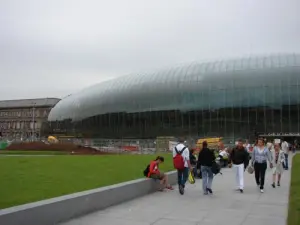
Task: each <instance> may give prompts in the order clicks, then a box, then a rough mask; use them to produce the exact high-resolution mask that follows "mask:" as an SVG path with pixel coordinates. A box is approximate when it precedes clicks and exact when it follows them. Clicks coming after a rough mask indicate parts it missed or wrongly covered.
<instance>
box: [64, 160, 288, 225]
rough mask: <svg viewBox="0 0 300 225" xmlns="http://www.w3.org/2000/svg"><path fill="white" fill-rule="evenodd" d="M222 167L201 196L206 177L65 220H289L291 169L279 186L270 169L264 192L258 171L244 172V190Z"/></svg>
mask: <svg viewBox="0 0 300 225" xmlns="http://www.w3.org/2000/svg"><path fill="white" fill-rule="evenodd" d="M289 158H290V160H291V158H292V157H289ZM290 165H291V164H290ZM222 172H223V175H217V176H215V178H214V182H213V191H214V194H213V195H208V196H205V195H203V194H202V185H201V183H202V180H196V184H194V185H191V184H188V185H187V187H186V193H185V195H183V196H181V195H180V194H179V193H178V189H177V188H176V190H174V191H165V192H157V193H154V194H150V195H147V196H144V197H141V198H138V199H135V200H132V201H129V202H125V203H122V204H120V205H117V206H113V207H110V208H107V209H105V210H101V211H98V212H95V213H92V214H89V215H86V216H83V217H80V218H77V219H74V220H71V221H68V222H65V223H62V224H61V225H119V224H120V225H127V224H130V225H169V224H170V225H171V224H172V225H189V224H193V225H219V224H230V225H253V224H256V225H263V224H264V225H269V224H276V225H285V224H286V218H287V212H288V197H289V186H290V170H289V171H284V174H283V177H282V182H281V186H280V187H276V188H273V187H271V181H272V174H271V170H270V169H268V170H267V174H266V184H265V193H260V191H259V189H258V187H257V186H256V183H255V179H254V175H250V174H248V173H247V172H245V189H244V193H243V194H241V193H239V192H237V191H235V188H236V186H235V176H234V173H233V171H232V169H229V168H226V169H223V170H222Z"/></svg>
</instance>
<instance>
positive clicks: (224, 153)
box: [219, 148, 228, 157]
mask: <svg viewBox="0 0 300 225" xmlns="http://www.w3.org/2000/svg"><path fill="white" fill-rule="evenodd" d="M219 155H221V156H222V157H227V156H228V154H227V152H226V148H225V149H223V150H220V151H219Z"/></svg>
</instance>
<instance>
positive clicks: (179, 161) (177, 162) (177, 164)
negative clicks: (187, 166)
mask: <svg viewBox="0 0 300 225" xmlns="http://www.w3.org/2000/svg"><path fill="white" fill-rule="evenodd" d="M185 149H186V147H184V148H183V149H182V150H181V151H180V152H179V151H178V150H177V148H176V147H175V152H176V155H175V157H174V158H173V164H174V168H175V169H177V170H183V169H184V159H183V157H182V153H183V151H184V150H185Z"/></svg>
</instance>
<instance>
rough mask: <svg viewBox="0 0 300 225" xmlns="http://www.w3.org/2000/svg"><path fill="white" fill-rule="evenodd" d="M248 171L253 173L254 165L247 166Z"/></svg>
mask: <svg viewBox="0 0 300 225" xmlns="http://www.w3.org/2000/svg"><path fill="white" fill-rule="evenodd" d="M247 171H248V173H249V174H252V173H253V172H254V168H253V166H252V165H249V166H248V168H247Z"/></svg>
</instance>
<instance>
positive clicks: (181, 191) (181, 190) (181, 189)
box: [179, 185, 184, 195]
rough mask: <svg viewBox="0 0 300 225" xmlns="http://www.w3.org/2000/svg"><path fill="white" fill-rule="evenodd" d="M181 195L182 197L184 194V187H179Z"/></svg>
mask: <svg viewBox="0 0 300 225" xmlns="http://www.w3.org/2000/svg"><path fill="white" fill-rule="evenodd" d="M179 193H180V194H181V195H183V194H184V188H183V186H182V185H179Z"/></svg>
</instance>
